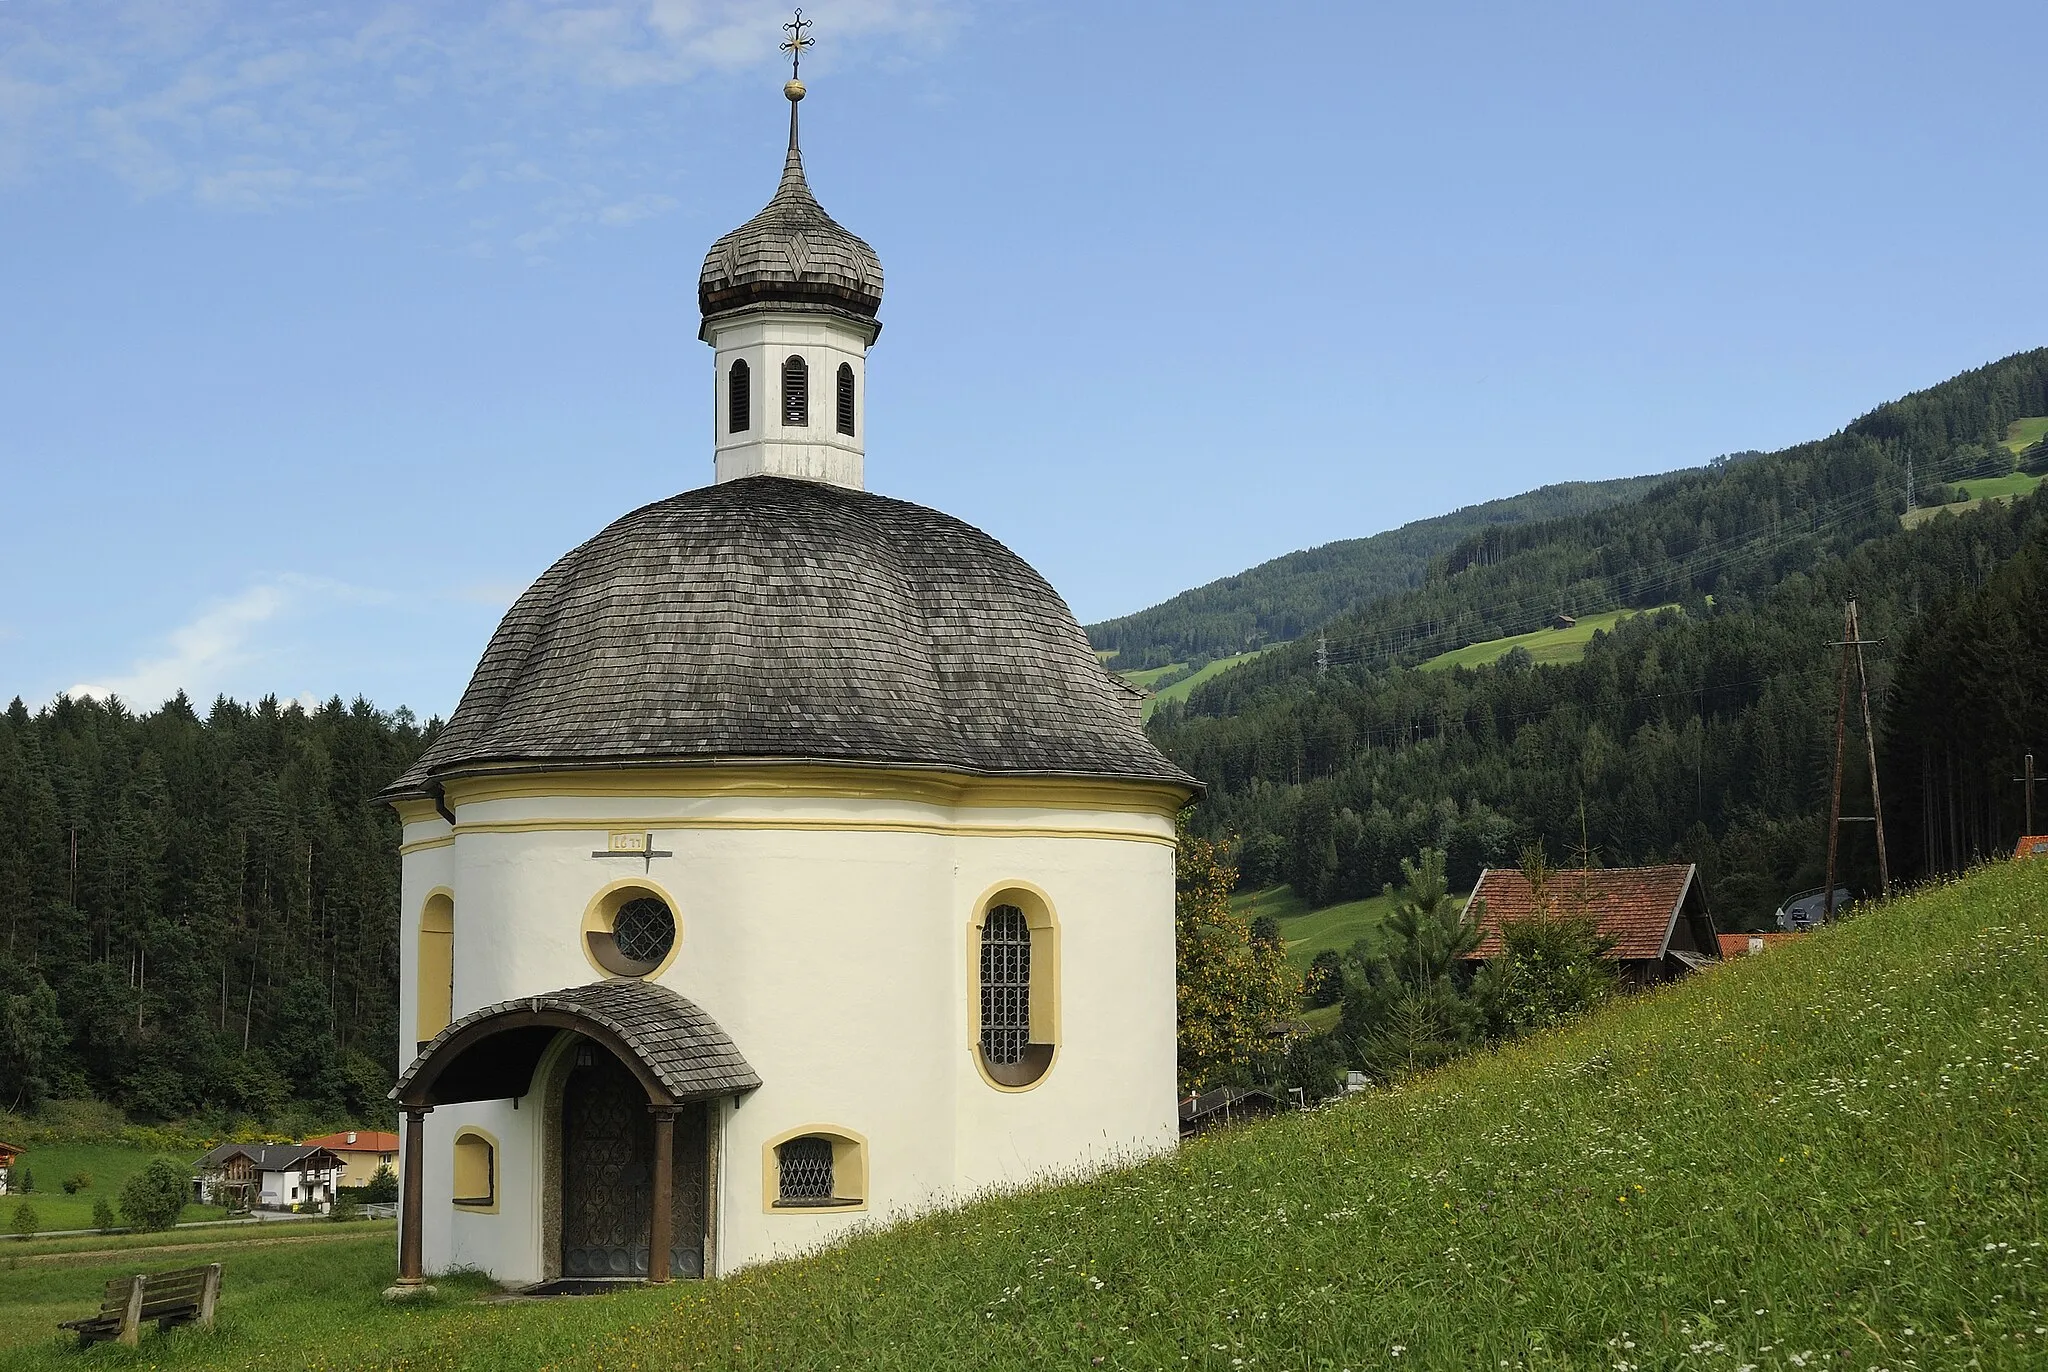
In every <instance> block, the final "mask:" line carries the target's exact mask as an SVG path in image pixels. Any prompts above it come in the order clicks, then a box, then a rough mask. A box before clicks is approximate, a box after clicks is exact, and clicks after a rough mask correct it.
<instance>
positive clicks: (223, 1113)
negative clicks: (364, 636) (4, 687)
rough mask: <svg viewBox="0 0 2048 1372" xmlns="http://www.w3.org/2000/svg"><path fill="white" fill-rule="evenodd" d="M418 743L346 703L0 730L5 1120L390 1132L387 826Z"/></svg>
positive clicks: (394, 972) (392, 957)
mask: <svg viewBox="0 0 2048 1372" xmlns="http://www.w3.org/2000/svg"><path fill="white" fill-rule="evenodd" d="M428 737H430V735H429V734H428V733H426V732H425V731H423V730H421V729H420V728H418V727H417V726H415V724H414V723H413V721H412V719H411V717H410V716H409V715H407V714H405V713H404V712H402V711H401V712H399V713H398V714H396V715H395V716H394V715H386V714H382V713H379V712H378V711H376V710H374V709H372V708H371V707H370V706H369V705H368V704H366V703H364V702H362V701H357V702H356V703H355V705H354V706H352V707H351V706H344V705H343V704H342V702H341V701H339V700H331V701H329V702H327V703H326V704H325V705H323V706H321V707H319V708H317V709H313V710H310V711H309V710H306V709H303V708H301V707H300V706H298V705H296V704H281V703H280V702H279V701H277V700H275V699H266V700H264V701H262V702H260V703H259V704H256V705H254V706H243V705H238V704H235V703H233V702H230V701H225V700H222V701H218V702H216V703H215V704H214V706H213V707H212V708H211V709H210V710H209V711H207V712H206V713H205V714H204V715H201V714H199V713H198V712H196V711H195V710H194V709H193V708H192V706H191V704H190V703H189V702H188V701H186V700H185V699H184V697H183V696H180V697H179V698H177V699H175V700H172V701H170V702H168V703H166V704H164V705H162V706H161V707H160V708H158V709H157V710H156V711H154V712H153V713H150V714H141V715H138V714H134V713H131V712H130V711H128V710H127V709H125V708H123V707H122V706H121V705H120V704H119V702H108V703H99V702H95V701H90V700H72V699H68V698H67V699H60V700H59V701H57V702H56V703H55V704H54V705H52V706H50V707H49V708H47V709H44V710H42V711H40V712H37V713H34V714H31V713H30V712H29V711H28V710H27V709H26V708H25V707H24V706H23V704H22V703H21V702H20V701H19V700H17V701H15V702H14V703H13V704H12V705H11V706H10V707H9V708H8V709H7V711H6V713H5V714H4V715H0V940H4V953H0V1109H9V1110H22V1109H27V1108H29V1107H32V1106H34V1105H36V1104H38V1103H39V1102H40V1101H41V1100H42V1099H44V1098H47V1097H51V1096H56V1097H63V1098H77V1097H84V1096H96V1097H99V1098H101V1099H105V1100H110V1101H113V1102H115V1103H117V1104H119V1105H121V1106H122V1107H123V1108H124V1109H127V1110H129V1111H131V1112H133V1113H134V1114H136V1115H139V1116H142V1117H144V1118H154V1119H167V1118H182V1117H189V1116H206V1117H215V1118H222V1119H233V1118H237V1117H240V1118H247V1119H251V1120H255V1121H263V1122H274V1121H279V1120H282V1119H286V1118H289V1117H291V1116H293V1115H295V1114H296V1115H298V1116H300V1117H303V1118H308V1119H312V1118H342V1117H346V1118H352V1119H360V1120H369V1119H375V1118H381V1117H383V1116H384V1115H385V1114H386V1113H387V1109H388V1107H387V1105H386V1103H385V1101H384V1099H383V1097H384V1092H385V1091H386V1090H388V1089H389V1087H390V1085H391V1081H392V1075H393V1074H392V1062H391V1058H392V1044H394V1043H395V1042H396V1041H397V1040H396V1034H397V1029H396V1024H397V997H398V823H397V819H396V817H395V816H394V815H393V814H392V813H391V811H390V809H389V808H388V807H387V806H385V805H383V804H382V803H380V802H377V801H375V800H374V799H373V797H374V796H375V795H376V793H377V792H378V791H379V790H380V789H381V788H382V787H384V786H385V785H386V784H388V783H389V782H390V781H391V779H392V778H393V777H395V776H396V775H398V773H399V772H400V771H401V770H403V769H404V767H405V766H406V765H407V764H408V763H409V762H410V761H411V760H412V759H413V757H414V756H416V755H417V754H418V752H419V750H420V749H421V748H422V747H424V746H425V743H426V741H427V739H428Z"/></svg>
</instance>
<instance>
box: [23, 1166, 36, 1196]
mask: <svg viewBox="0 0 2048 1372" xmlns="http://www.w3.org/2000/svg"><path fill="white" fill-rule="evenodd" d="M19 1189H20V1191H21V1194H22V1195H24V1196H26V1195H27V1194H28V1193H29V1192H31V1191H33V1190H35V1189H36V1177H35V1173H33V1172H31V1171H29V1170H28V1169H27V1168H26V1167H24V1168H22V1169H21V1186H20V1188H19Z"/></svg>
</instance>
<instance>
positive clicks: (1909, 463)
mask: <svg viewBox="0 0 2048 1372" xmlns="http://www.w3.org/2000/svg"><path fill="white" fill-rule="evenodd" d="M1906 513H1907V514H1911V513H1913V455H1912V454H1911V453H1908V454H1906Z"/></svg>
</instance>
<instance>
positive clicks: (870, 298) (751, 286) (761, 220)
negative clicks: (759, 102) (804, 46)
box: [697, 80, 882, 322]
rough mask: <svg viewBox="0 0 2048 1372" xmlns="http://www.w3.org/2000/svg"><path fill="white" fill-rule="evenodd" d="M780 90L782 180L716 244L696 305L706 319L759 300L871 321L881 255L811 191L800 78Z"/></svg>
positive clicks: (701, 279) (877, 302)
mask: <svg viewBox="0 0 2048 1372" xmlns="http://www.w3.org/2000/svg"><path fill="white" fill-rule="evenodd" d="M783 92H784V94H786V95H788V96H789V101H790V104H789V155H788V156H787V157H786V158H784V159H783V163H782V183H781V184H780V185H778V186H777V187H776V188H775V194H774V195H773V196H772V197H771V198H770V199H769V201H768V204H767V207H766V208H765V209H763V210H762V211H761V212H760V213H759V214H757V215H755V216H754V217H753V218H752V219H749V220H748V221H747V222H746V223H744V224H742V225H740V226H739V227H738V228H736V229H734V230H733V231H732V232H731V233H729V234H727V235H726V236H725V237H723V238H721V239H719V240H718V241H717V242H716V243H713V244H712V245H711V251H710V252H709V253H707V254H705V257H704V270H703V272H702V273H701V274H700V275H699V276H698V278H697V307H698V308H699V309H700V310H702V311H703V313H704V318H705V320H706V321H707V322H708V321H709V320H711V319H712V318H714V317H715V316H718V315H723V314H729V313H731V312H733V311H735V310H742V309H746V308H748V307H749V306H756V305H765V306H775V307H779V308H790V307H795V308H797V309H806V308H809V309H826V310H830V311H833V312H834V313H843V314H849V315H852V316H854V317H855V318H857V319H861V320H866V321H873V319H874V317H875V311H876V310H878V309H880V308H881V304H882V260H881V259H880V258H879V257H876V256H875V250H874V249H873V248H871V247H869V246H868V245H867V244H866V243H865V242H864V241H862V240H861V239H860V238H858V237H856V236H855V235H853V234H851V233H849V232H847V231H846V230H845V229H843V228H841V227H840V226H839V225H838V223H837V222H835V221H834V220H833V218H832V216H831V215H829V214H827V213H825V209H824V207H823V206H822V205H820V204H819V203H818V201H817V197H815V196H813V195H812V194H811V188H810V186H809V185H808V184H807V183H806V182H805V181H804V159H803V153H802V152H801V150H800V149H799V148H798V147H797V120H796V110H797V102H798V101H799V100H802V99H803V97H804V87H803V83H802V82H800V81H795V80H792V81H791V82H790V83H789V84H788V85H787V86H785V87H783Z"/></svg>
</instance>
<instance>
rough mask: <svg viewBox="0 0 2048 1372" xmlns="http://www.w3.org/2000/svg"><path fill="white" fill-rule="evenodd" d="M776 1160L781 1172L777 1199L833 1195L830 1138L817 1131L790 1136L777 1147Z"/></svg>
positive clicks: (796, 1199) (797, 1199) (827, 1196)
mask: <svg viewBox="0 0 2048 1372" xmlns="http://www.w3.org/2000/svg"><path fill="white" fill-rule="evenodd" d="M775 1161H776V1164H777V1168H778V1170H779V1171H780V1173H781V1176H780V1179H779V1180H780V1182H781V1185H780V1187H779V1188H778V1192H777V1198H778V1199H780V1200H786V1201H812V1200H831V1199H832V1140H830V1139H826V1138H820V1137H818V1136H817V1135H816V1134H806V1135H805V1136H804V1137H802V1138H800V1139H791V1140H790V1141H789V1142H787V1143H785V1144H782V1145H781V1146H779V1147H778V1148H776V1150H775Z"/></svg>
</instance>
